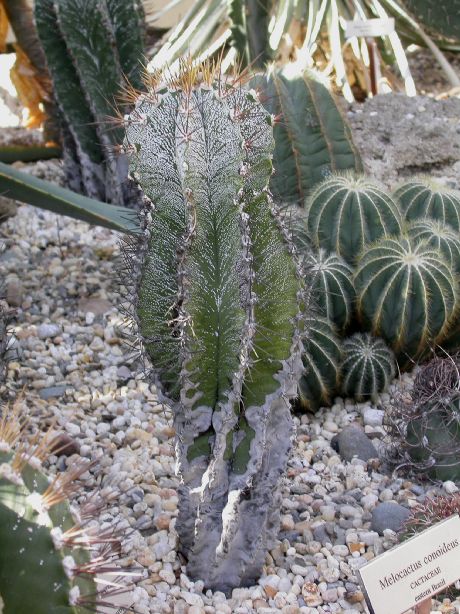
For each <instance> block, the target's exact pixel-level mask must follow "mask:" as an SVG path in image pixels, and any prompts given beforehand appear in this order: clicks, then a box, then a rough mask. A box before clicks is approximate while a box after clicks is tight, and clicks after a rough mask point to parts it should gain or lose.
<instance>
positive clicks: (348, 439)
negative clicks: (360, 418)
mask: <svg viewBox="0 0 460 614" xmlns="http://www.w3.org/2000/svg"><path fill="white" fill-rule="evenodd" d="M337 446H338V452H339V454H340V456H341V457H342V459H343V460H345V461H351V459H352V458H353V457H354V456H357V457H358V458H360V459H361V460H363V461H367V460H369V459H371V458H378V452H377V450H376V449H375V446H374V444H373V443H372V441H371V440H370V439H369V437H368V436H367V435H366V434H365V432H364V430H363V429H362V428H361V427H360V426H359V425H358V424H350V425H349V426H346V427H345V428H344V429H343V430H342V431H341V432H340V433H339V434H338V436H337Z"/></svg>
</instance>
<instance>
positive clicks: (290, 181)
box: [251, 64, 362, 204]
mask: <svg viewBox="0 0 460 614" xmlns="http://www.w3.org/2000/svg"><path fill="white" fill-rule="evenodd" d="M251 84H252V86H253V87H255V88H257V89H258V90H259V91H260V93H261V100H262V102H263V104H264V106H265V108H266V109H267V110H268V111H269V112H270V113H272V114H273V115H275V116H278V117H279V120H280V121H279V122H277V123H276V124H275V126H274V131H273V135H274V137H275V151H274V155H273V165H274V167H275V173H274V175H273V176H272V178H271V181H270V188H271V190H272V191H273V193H274V194H275V196H276V197H277V198H278V199H281V200H282V201H283V202H286V203H290V202H291V203H292V202H295V203H298V204H300V203H302V202H303V201H304V200H305V197H306V196H307V194H308V193H309V192H310V191H311V189H312V188H313V186H315V185H316V184H317V183H319V182H320V181H322V180H323V179H324V178H325V177H327V176H328V175H330V174H331V173H333V172H336V171H341V170H346V169H350V170H354V171H356V172H361V171H362V162H361V158H360V156H359V153H358V150H357V149H356V147H355V145H354V143H353V140H352V137H351V131H350V128H349V126H348V124H347V122H346V120H345V119H344V118H343V117H342V115H341V113H340V111H339V109H338V107H337V104H336V102H335V100H334V98H333V96H332V94H331V92H330V91H329V88H328V86H327V84H326V82H325V81H324V79H323V78H321V77H320V75H318V74H317V73H315V72H313V71H311V70H306V69H304V68H302V67H300V66H298V65H297V64H288V65H287V66H285V67H283V68H276V67H275V66H273V67H272V68H271V69H270V70H269V71H268V72H267V73H266V74H265V75H256V76H255V77H254V78H253V79H252V80H251Z"/></svg>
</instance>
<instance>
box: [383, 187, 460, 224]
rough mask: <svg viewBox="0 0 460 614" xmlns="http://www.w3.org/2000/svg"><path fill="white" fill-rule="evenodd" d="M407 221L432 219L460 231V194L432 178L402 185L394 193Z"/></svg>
mask: <svg viewBox="0 0 460 614" xmlns="http://www.w3.org/2000/svg"><path fill="white" fill-rule="evenodd" d="M393 198H394V199H395V200H396V201H397V202H398V203H399V204H400V206H401V210H402V213H403V215H404V217H405V219H406V220H407V221H411V220H419V219H422V220H424V219H426V218H431V219H432V220H438V221H439V222H442V223H443V224H448V225H449V226H451V227H452V228H453V229H454V230H456V231H459V230H460V192H458V191H457V190H450V189H449V188H446V187H445V186H444V185H442V184H440V183H438V182H437V181H435V180H434V179H432V178H431V177H419V178H417V179H412V180H411V181H408V182H406V183H403V184H402V185H400V186H399V187H398V188H397V189H396V190H395V192H394V193H393Z"/></svg>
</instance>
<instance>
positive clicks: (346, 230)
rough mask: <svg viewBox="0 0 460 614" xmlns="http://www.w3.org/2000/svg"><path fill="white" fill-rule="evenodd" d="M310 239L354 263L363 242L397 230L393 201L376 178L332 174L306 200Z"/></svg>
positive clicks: (395, 208)
mask: <svg viewBox="0 0 460 614" xmlns="http://www.w3.org/2000/svg"><path fill="white" fill-rule="evenodd" d="M305 206H306V209H307V223H308V232H309V235H310V237H311V240H312V243H313V244H314V245H315V246H316V247H322V248H324V249H325V250H327V251H328V252H335V253H337V254H338V255H339V256H341V257H342V258H343V259H344V260H346V261H347V262H348V263H349V264H354V263H355V262H356V260H357V258H358V256H359V254H360V253H361V251H362V250H363V248H364V246H365V245H366V244H369V243H371V242H372V241H375V240H377V239H379V238H380V237H384V236H388V235H393V234H398V233H399V232H400V231H401V215H400V212H399V209H398V206H397V205H396V203H395V202H394V201H393V200H392V198H391V197H390V196H388V195H387V194H386V193H385V191H384V190H383V188H381V186H380V185H379V184H377V183H376V182H374V181H372V180H371V179H368V178H367V177H364V176H359V177H354V176H353V175H351V174H345V175H335V176H333V177H330V178H329V179H326V180H325V181H323V182H322V183H321V184H319V185H318V186H317V188H316V189H315V190H314V191H313V192H312V194H311V196H310V198H309V199H308V200H307V202H306V205H305Z"/></svg>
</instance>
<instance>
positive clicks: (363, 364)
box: [341, 333, 395, 401]
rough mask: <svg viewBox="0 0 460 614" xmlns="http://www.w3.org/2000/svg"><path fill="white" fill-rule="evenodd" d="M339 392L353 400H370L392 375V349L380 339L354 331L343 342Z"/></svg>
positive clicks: (389, 381) (393, 360)
mask: <svg viewBox="0 0 460 614" xmlns="http://www.w3.org/2000/svg"><path fill="white" fill-rule="evenodd" d="M342 347H343V362H342V366H341V381H342V392H343V394H344V395H345V396H353V397H355V399H356V400H357V401H365V400H367V399H372V400H374V399H375V398H376V397H377V395H378V394H379V392H383V391H385V390H387V389H388V387H389V385H390V383H391V381H392V379H393V378H394V376H395V358H394V354H393V352H392V351H391V350H390V348H389V347H388V346H387V345H386V343H385V342H384V341H383V340H382V339H378V338H376V337H372V335H370V334H369V333H356V334H354V335H352V336H351V337H349V338H348V339H345V340H344V342H343V346H342Z"/></svg>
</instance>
